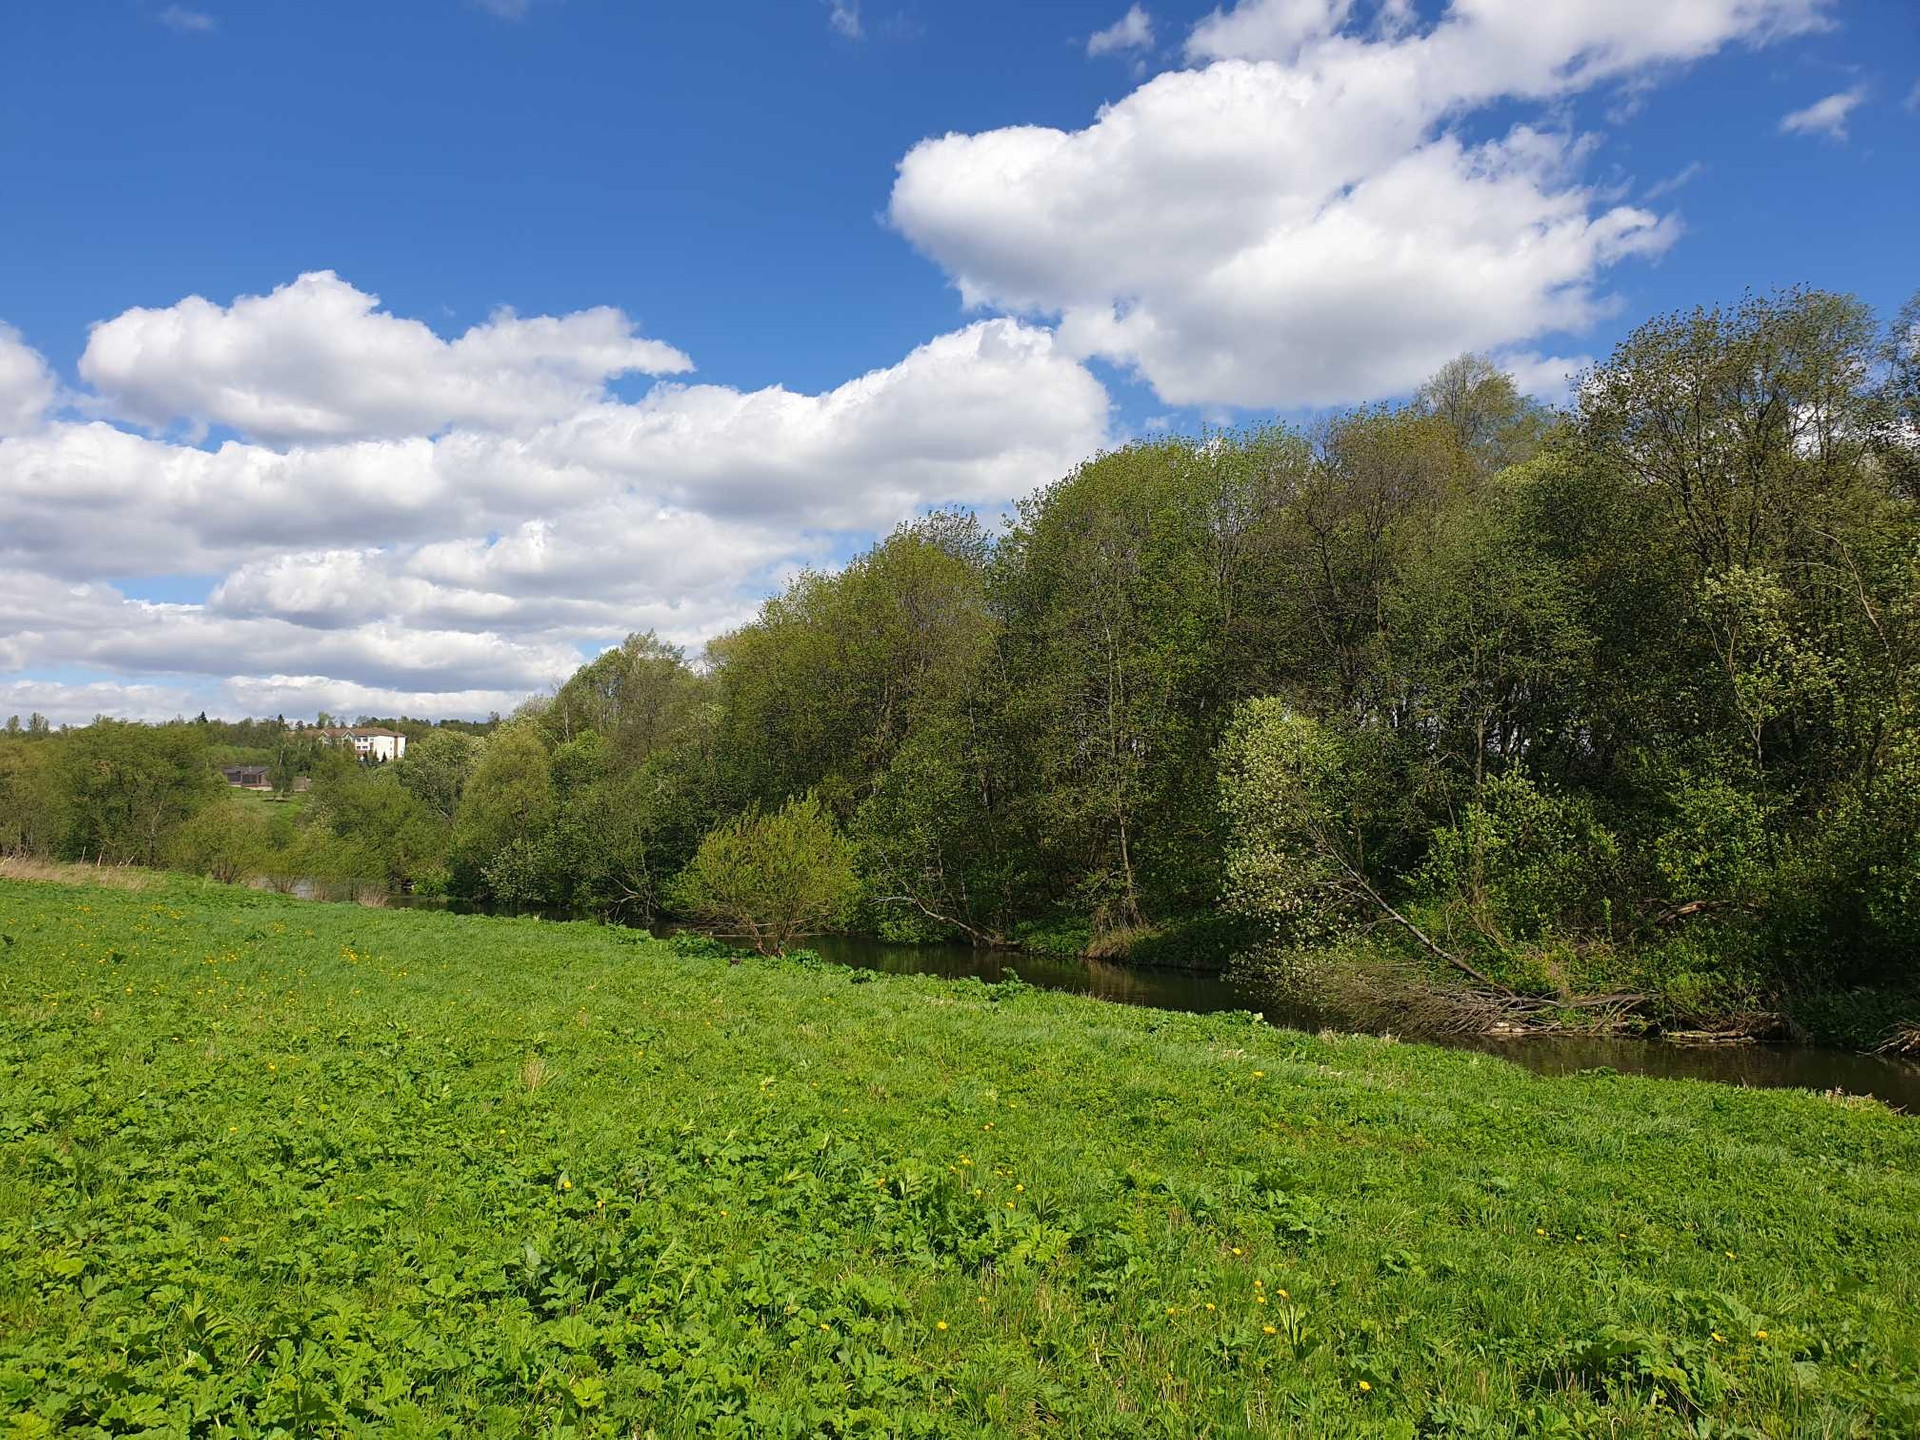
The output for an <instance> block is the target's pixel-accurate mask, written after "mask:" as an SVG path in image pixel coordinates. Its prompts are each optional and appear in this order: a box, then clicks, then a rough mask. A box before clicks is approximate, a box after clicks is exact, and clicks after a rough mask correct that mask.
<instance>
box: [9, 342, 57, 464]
mask: <svg viewBox="0 0 1920 1440" xmlns="http://www.w3.org/2000/svg"><path fill="white" fill-rule="evenodd" d="M53 392H54V385H53V376H52V375H51V374H50V373H49V372H48V370H47V364H46V361H44V360H42V359H41V358H40V356H39V355H38V353H36V352H35V351H33V350H31V349H29V348H28V346H27V343H26V341H24V340H22V339H21V338H20V332H19V331H17V330H15V329H13V328H12V327H11V326H8V325H4V324H0V436H4V435H18V434H21V433H23V432H24V431H27V430H31V429H33V428H34V427H35V426H36V425H38V424H39V423H40V417H41V416H42V415H44V414H45V413H46V412H47V409H48V407H49V406H51V405H52V404H53Z"/></svg>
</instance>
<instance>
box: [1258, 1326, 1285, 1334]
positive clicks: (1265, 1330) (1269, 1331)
mask: <svg viewBox="0 0 1920 1440" xmlns="http://www.w3.org/2000/svg"><path fill="white" fill-rule="evenodd" d="M1260 1329H1261V1331H1262V1332H1263V1333H1265V1334H1268V1335H1278V1334H1279V1333H1280V1332H1279V1331H1278V1330H1276V1329H1274V1328H1273V1326H1271V1325H1262V1326H1261V1327H1260Z"/></svg>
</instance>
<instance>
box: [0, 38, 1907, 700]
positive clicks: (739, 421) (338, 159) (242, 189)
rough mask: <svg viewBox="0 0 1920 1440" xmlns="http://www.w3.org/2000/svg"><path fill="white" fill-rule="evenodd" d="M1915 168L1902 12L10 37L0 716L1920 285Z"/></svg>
mask: <svg viewBox="0 0 1920 1440" xmlns="http://www.w3.org/2000/svg"><path fill="white" fill-rule="evenodd" d="M1549 11H1553V12H1556V13H1555V14H1553V15H1552V16H1551V17H1549V18H1547V19H1544V20H1543V19H1542V18H1541V16H1542V15H1543V14H1545V13H1546V12H1549ZM1210 17H1211V18H1210ZM1109 27H1111V29H1109ZM1102 31H1107V32H1108V35H1109V39H1108V40H1107V41H1106V42H1104V43H1096V44H1094V45H1092V46H1090V45H1089V40H1090V37H1093V36H1095V35H1096V34H1098V33H1099V32H1102ZM1090 49H1091V50H1092V51H1095V52H1097V53H1089V52H1090ZM1288 97H1291V98H1288ZM1103 106H1111V107H1114V108H1113V109H1112V110H1111V111H1110V112H1108V114H1109V120H1108V121H1107V122H1106V123H1105V124H1104V125H1102V124H1098V123H1097V121H1098V117H1099V116H1100V114H1101V112H1102V107H1103ZM1289 107H1294V108H1289ZM1796 114H1798V115H1799V116H1800V117H1801V118H1800V119H1798V120H1794V121H1789V117H1790V116H1794V115H1796ZM1090 127H1091V128H1090ZM948 135H951V136H953V137H955V138H954V139H953V140H952V141H950V142H947V143H944V144H939V145H933V146H928V147H922V148H920V149H916V146H920V145H921V142H923V141H926V140H928V139H930V138H935V137H941V136H948ZM910 156H911V157H912V158H911V159H909V157H910ZM903 162H906V168H905V169H902V166H903ZM1009 177H1011V178H1009ZM1916 182H1920V6H1915V5H1913V4H1912V3H1911V0H1832V3H1823V0H1750V3H1740V4H1736V3H1734V0H1661V3H1660V4H1657V5H1655V4H1652V3H1650V0H1618V3H1614V0H1609V3H1605V4H1602V3H1599V0H1595V3H1593V4H1591V5H1588V4H1581V3H1569V4H1567V5H1564V6H1554V5H1542V4H1540V3H1538V0H1533V3H1531V4H1530V5H1522V4H1520V3H1519V0H1459V3H1457V4H1456V5H1455V6H1454V7H1453V8H1452V9H1447V8H1445V7H1443V6H1440V5H1437V4H1428V5H1424V6H1420V7H1414V6H1411V5H1407V6H1400V5H1395V4H1391V3H1389V4H1385V5H1382V4H1380V3H1378V0H1360V3H1358V4H1355V5H1353V6H1351V7H1346V6H1343V5H1340V4H1338V3H1336V0H1240V4H1239V5H1238V6H1232V7H1228V8H1227V11H1226V13H1224V14H1222V13H1217V12H1215V11H1214V10H1213V7H1211V6H1198V5H1191V4H1188V5H1175V4H1154V5H1146V6H1144V8H1142V9H1139V10H1138V12H1137V14H1136V15H1135V17H1134V18H1133V19H1132V20H1128V18H1127V8H1126V7H1125V6H1122V5H1120V4H1118V3H1114V0H1105V3H1100V4H1081V3H1062V4H1054V5H1037V4H1032V3H1026V4H1012V3H976V4H969V5H954V4H945V3H935V0H913V3H907V4H904V5H889V4H880V3H876V0H862V3H861V4H860V5H859V6H857V7H856V6H853V5H852V4H851V0H842V3H840V4H839V5H835V4H832V3H826V0H779V3H754V0H740V3H736V4H728V5H711V6H704V7H694V6H665V5H650V4H644V5H643V4H637V3H615V0H528V3H525V4H512V3H507V0H494V3H490V4H483V3H477V0H410V3H407V4H404V5H395V4H391V3H379V4H372V3H365V4H356V3H334V4H329V5H325V6H321V5H314V4H311V3H301V4H296V3H290V0H289V3H276V0H248V3H239V0H200V3H196V4H192V5H177V4H159V3H152V0H70V3H61V4H52V3H25V4H16V5H13V6H9V7H7V9H6V11H5V13H4V14H3V15H0V322H3V323H4V324H5V325H7V326H9V327H11V330H10V331H8V332H0V347H6V348H0V435H5V436H7V438H6V439H4V440H0V713H4V712H6V711H8V710H9V709H11V708H18V709H21V710H23V711H24V710H27V709H40V710H43V711H46V712H47V713H50V714H55V715H56V716H57V717H59V718H72V719H80V718H85V716H86V715H88V714H91V713H93V712H94V711H96V710H108V711H113V712H116V713H149V714H169V713H172V712H173V710H174V709H176V708H187V709H189V710H192V709H198V708H201V706H202V705H206V706H210V707H211V708H215V709H220V710H224V711H226V712H227V713H234V712H236V711H238V710H242V709H269V710H281V709H284V710H286V711H287V713H296V712H300V711H306V710H311V709H314V708H328V709H332V710H336V711H340V710H345V711H358V710H361V709H366V710H389V709H396V708H402V707H403V706H405V707H408V708H412V709H413V710H415V711H416V713H417V712H418V711H420V710H425V709H431V710H435V711H436V712H443V713H466V712H471V711H473V710H476V709H478V710H483V711H484V710H485V709H489V708H494V707H495V706H496V705H497V704H499V703H501V702H502V701H503V699H505V700H509V701H510V699H511V697H513V696H516V695H520V694H524V693H527V692H529V691H531V690H536V689H538V688H540V687H541V686H542V685H545V684H549V683H551V682H552V680H553V679H554V678H557V676H558V675H560V674H562V673H564V669H565V667H566V666H567V665H568V664H570V663H572V662H573V661H574V660H575V659H577V658H578V656H579V655H580V654H582V653H591V652H592V651H594V650H595V649H597V648H598V647H599V646H601V645H604V644H606V643H609V642H610V641H612V640H614V639H617V638H618V636H619V634H621V633H624V631H625V630H626V629H629V628H645V627H647V626H657V627H658V628H660V629H661V630H662V631H663V632H664V633H668V634H671V635H673V636H674V637H675V638H677V639H680V640H682V641H684V642H686V643H689V644H693V645H697V644H698V643H699V642H700V641H701V640H703V639H705V638H706V637H707V636H709V635H711V634H712V633H715V631H716V630H718V629H720V628H724V627H725V626H727V625H729V624H732V623H737V622H738V620H739V619H740V618H742V617H743V616H744V615H746V614H748V613H750V611H751V608H752V604H753V602H754V600H755V598H756V597H757V596H758V595H760V594H762V593H764V591H765V590H766V588H767V587H768V586H770V585H772V584H775V583H778V581H779V579H780V578H781V577H782V576H783V575H784V574H786V573H789V572H790V571H791V569H792V568H793V567H794V566H796V565H800V564H807V563H831V562H832V561H833V560H834V559H836V558H838V557H841V556H844V555H845V554H846V553H848V551H849V549H850V548H851V547H853V546H856V545H858V544H859V543H861V541H862V539H863V538H864V537H865V536H867V535H869V534H871V533H872V532H873V531H875V530H878V529H884V528H885V527H886V526H887V525H888V524H890V523H892V521H893V520H894V519H897V518H898V517H899V516H900V515H902V514H908V513H912V512H913V511H914V510H915V509H919V508H924V507H925V506H927V505H930V504H934V503H939V502H942V501H947V500H962V501H966V502H969V503H975V504H979V505H982V506H985V507H988V508H992V507H994V506H996V505H998V504H999V503H1001V502H1004V501H1005V500H1007V499H1010V498H1012V497H1013V496H1014V495H1016V494H1018V493H1021V492H1024V491H1025V490H1027V489H1029V488H1031V487H1032V486H1033V485H1035V484H1038V483H1042V482H1044V481H1045V480H1046V479H1049V478H1052V476H1054V475H1056V474H1058V473H1060V472H1061V471H1062V470H1063V469H1064V468H1066V467H1067V466H1069V465H1071V463H1073V461H1074V460H1076V459H1077V458H1079V457H1080V456H1082V455H1084V454H1085V453H1087V452H1088V451H1090V450H1091V449H1094V448H1097V447H1098V446H1100V445H1102V444H1110V443H1114V442H1117V441H1120V440H1124V439H1125V438H1126V437H1127V436H1129V435H1132V434H1137V433H1140V432H1141V431H1142V430H1143V428H1145V427H1148V426H1149V425H1160V424H1166V425H1170V426H1172V427H1173V428H1176V429H1181V428H1192V427H1194V426H1196V425H1198V424H1199V423H1201V422H1202V420H1203V419H1215V420H1221V419H1228V420H1231V419H1247V418H1252V417H1256V416H1266V415H1271V414H1275V413H1278V414H1282V415H1288V416H1299V415H1303V414H1306V413H1309V412H1311V411H1312V410H1314V409H1317V408H1321V407H1324V406H1327V405H1337V404H1344V403H1353V402H1357V401H1362V400H1369V399H1376V398H1382V397H1386V396H1391V395H1393V394H1396V393H1403V392H1404V391H1405V390H1406V389H1407V388H1408V386H1409V385H1410V384H1411V383H1413V381H1415V380H1417V378H1418V376H1419V375H1420V374H1421V373H1424V371H1425V369H1426V368H1430V362H1431V361H1432V360H1433V359H1434V358H1435V357H1444V355H1446V354H1450V353H1454V352H1456V351H1458V350H1461V349H1466V348H1477V349H1484V350H1488V351H1491V352H1492V353H1494V354H1496V355H1497V356H1499V357H1501V358H1502V359H1504V360H1507V361H1509V362H1510V363H1511V364H1513V365H1514V367H1515V368H1516V371H1517V373H1521V374H1522V375H1523V377H1524V378H1526V379H1527V380H1528V381H1529V383H1531V384H1533V385H1535V386H1537V387H1539V388H1541V389H1542V390H1543V391H1546V392H1549V393H1550V392H1551V391H1552V390H1553V389H1554V388H1555V386H1556V385H1557V384H1558V383H1559V380H1558V377H1560V376H1562V375H1564V374H1565V372H1566V370H1567V368H1568V367H1570V366H1571V365H1574V364H1576V363H1578V362H1579V361H1580V360H1581V359H1582V358H1583V357H1589V356H1598V355H1604V353H1605V352H1606V349H1607V347H1608V346H1609V345H1610V344H1611V343H1612V341H1613V340H1615V339H1616V338H1618V336H1619V335H1620V334H1622V333H1624V331H1625V330H1626V329H1627V328H1630V327H1631V326H1632V325H1633V324H1635V323H1637V322H1638V321H1639V320H1642V319H1644V318H1646V317H1647V316H1648V315H1650V314H1653V313H1656V312H1659V311H1661V310H1665V309H1669V308H1674V307H1678V306H1682V305H1688V304H1692V303H1694V302H1696V301H1711V300H1715V299H1731V298H1737V296H1738V293H1739V292H1740V290H1741V289H1742V288H1743V287H1747V286H1752V287H1755V288H1761V289H1765V288H1769V287H1773V286H1777V285H1784V284H1790V283H1802V282H1803V283H1809V284H1814V285H1820V286H1826V287H1832V288H1838V289H1846V290H1851V291H1854V292H1856V293H1858V294H1860V295H1861V296H1862V297H1864V298H1865V299H1867V300H1868V301H1870V302H1871V303H1873V304H1874V305H1876V306H1877V307H1879V308H1880V309H1881V310H1882V311H1883V312H1884V311H1890V310H1891V309H1892V308H1893V307H1894V306H1895V305H1897V304H1898V303H1899V301H1900V300H1901V299H1903V298H1904V297H1905V296H1906V295H1907V294H1908V293H1910V292H1911V291H1912V290H1913V289H1914V288H1915V287H1917V286H1920V268H1916V267H1915V266H1914V265H1913V263H1912V260H1911V256H1912V254H1913V252H1914V241H1913V237H1914V236H1915V235H1916V234H1920V223H1917V222H1920V183H1916ZM323 272H331V276H332V277H333V278H332V279H331V280H330V281H326V282H314V283H312V284H307V285H304V286H296V282H297V281H298V280H299V277H301V276H305V275H314V274H318V273H323ZM289 287H290V288H289ZM276 291H279V292H281V293H280V295H279V296H278V297H276V303H274V304H272V305H268V306H265V307H253V308H249V307H246V306H244V305H237V304H236V301H240V300H242V299H243V297H249V296H253V297H261V296H274V294H275V292H276ZM196 296H197V297H202V298H203V299H204V301H205V302H206V304H205V305H204V306H199V307H198V308H195V307H193V306H191V305H187V304H186V302H188V301H189V299H190V297H196ZM374 296H377V297H378V302H377V305H376V303H375V302H374V301H373V300H372V299H371V297H374ZM968 302H972V303H968ZM502 307H508V308H510V309H511V310H512V311H513V312H514V314H515V315H517V316H518V317H520V319H521V321H523V322H532V321H537V320H539V319H540V317H556V322H557V323H558V326H559V328H558V329H557V330H556V331H555V332H554V335H555V336H557V337H558V338H554V336H547V335H546V334H545V332H544V331H540V330H539V329H538V327H537V326H531V325H524V324H523V325H521V326H520V327H519V328H518V329H515V330H514V331H513V332H512V333H511V334H506V333H503V332H499V331H496V330H487V332H486V333H485V334H483V335H478V336H476V337H475V339H474V341H473V344H472V345H471V346H470V347H469V351H470V353H469V352H459V353H456V351H457V349H458V347H453V346H450V345H448V344H447V343H445V342H452V341H455V340H458V339H459V337H461V336H462V335H465V334H468V332H470V331H472V330H473V328H474V327H483V328H484V327H487V326H489V323H490V321H491V320H492V319H493V317H496V315H497V312H499V311H500V310H501V308H502ZM613 311H617V312H619V313H618V315H617V316H613V315H612V314H611V312H613ZM581 316H585V317H588V318H587V319H575V318H569V317H581ZM593 317H599V318H597V319H596V318H593ZM96 322H113V323H112V324H111V325H108V326H106V327H104V328H103V330H102V331H100V332H92V331H90V327H91V326H93V325H95V324H96ZM408 322H421V323H423V324H424V325H425V326H426V327H430V329H431V331H432V332H433V334H432V335H431V336H428V335H425V334H424V333H423V332H421V331H420V330H419V329H418V327H417V326H411V327H410V326H409V324H408ZM90 343H91V344H92V345H93V347H94V348H93V349H92V350H91V351H90V350H89V345H90ZM436 347H437V348H436ZM83 356H86V357H87V360H86V363H85V364H84V365H83V363H82V362H83ZM675 356H677V357H678V358H677V359H676V358H674V357H675ZM9 357H11V358H10V359H9ZM689 361H690V362H691V365H692V367H693V368H691V369H687V368H685V365H686V362H689ZM9 376H11V377H12V379H11V380H9V378H8V377H9ZM862 376H868V377H869V379H868V380H867V381H861V380H860V378H859V377H862ZM9 384H11V386H12V390H11V392H9V391H8V390H7V389H6V387H7V386H8V385H9ZM416 389H417V392H418V393H415V391H416ZM9 394H11V395H12V396H13V397H14V399H13V400H12V402H11V410H9V408H8V404H9V402H8V399H7V396H8V395H9ZM529 395H531V396H533V397H534V398H532V399H529V398H528V397H529ZM22 397H24V398H22ZM9 414H11V415H12V416H13V417H14V418H13V419H12V420H11V421H8V420H6V419H5V417H7V416H8V415H9ZM223 447H224V448H223ZM329 497H331V499H329ZM105 517H111V523H107V520H106V518H105ZM9 530H10V531H11V532H12V534H11V538H9V536H8V534H7V533H6V532H7V531H9ZM9 577H10V578H9ZM76 592H79V593H78V594H77V597H76Z"/></svg>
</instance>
